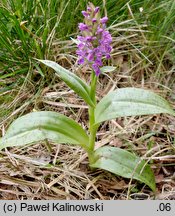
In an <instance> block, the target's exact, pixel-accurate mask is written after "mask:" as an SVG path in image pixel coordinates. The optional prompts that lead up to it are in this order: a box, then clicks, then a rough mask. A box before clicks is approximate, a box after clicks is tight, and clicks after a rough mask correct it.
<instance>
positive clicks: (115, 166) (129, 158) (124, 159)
mask: <svg viewBox="0 0 175 216" xmlns="http://www.w3.org/2000/svg"><path fill="white" fill-rule="evenodd" d="M94 156H95V161H94V163H93V164H91V167H94V168H100V169H104V170H107V171H110V172H112V173H114V174H116V175H119V176H122V177H124V178H133V179H136V180H139V181H140V182H143V183H145V184H146V185H148V186H149V187H150V188H151V189H152V190H153V191H155V178H154V174H153V172H152V170H151V168H150V166H149V165H145V161H143V160H141V159H140V158H138V157H137V156H135V155H133V154H132V153H130V152H128V151H126V150H123V149H120V148H115V147H101V148H99V149H97V150H96V151H95V155H94Z"/></svg>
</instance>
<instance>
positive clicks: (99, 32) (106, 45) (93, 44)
mask: <svg viewBox="0 0 175 216" xmlns="http://www.w3.org/2000/svg"><path fill="white" fill-rule="evenodd" d="M82 14H83V16H84V23H79V26H78V27H79V30H80V33H81V35H79V36H78V37H77V39H78V41H79V43H78V49H77V54H78V63H79V64H86V65H88V66H89V67H90V68H91V69H92V74H91V86H90V87H91V88H90V97H91V100H92V101H93V103H94V104H95V106H94V107H92V106H89V146H88V156H89V161H90V163H92V162H93V160H94V148H95V139H96V133H97V129H98V127H99V125H97V124H95V107H96V84H97V77H98V76H99V74H100V73H101V71H100V67H102V66H103V62H102V59H103V57H106V59H109V58H110V52H111V50H112V47H111V45H110V44H111V42H112V37H111V35H110V33H109V32H108V31H107V30H106V22H107V21H108V18H107V17H103V18H101V17H100V8H99V7H95V6H94V5H93V4H92V3H89V5H88V7H87V10H86V11H82Z"/></svg>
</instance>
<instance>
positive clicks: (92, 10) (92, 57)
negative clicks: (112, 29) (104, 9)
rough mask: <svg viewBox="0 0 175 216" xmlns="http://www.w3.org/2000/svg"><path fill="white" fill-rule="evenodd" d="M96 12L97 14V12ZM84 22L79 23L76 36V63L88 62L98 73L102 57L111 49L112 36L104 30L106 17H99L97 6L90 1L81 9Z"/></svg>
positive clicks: (101, 64) (97, 73) (108, 55)
mask: <svg viewBox="0 0 175 216" xmlns="http://www.w3.org/2000/svg"><path fill="white" fill-rule="evenodd" d="M97 13H98V14H97ZM82 14H83V15H84V17H85V18H84V23H79V26H78V27H79V29H80V31H81V34H80V35H79V36H78V37H77V39H78V41H79V43H78V49H77V52H76V53H77V55H78V64H88V65H89V66H90V67H91V68H92V69H93V70H94V72H95V74H96V76H98V75H99V74H100V67H102V66H103V62H102V58H103V57H105V58H106V59H109V58H110V52H111V50H112V47H111V42H112V37H111V35H110V33H109V31H107V30H106V22H107V20H108V18H107V17H103V18H101V19H100V17H99V16H100V14H99V7H94V5H93V4H92V3H90V4H89V6H88V7H87V11H83V12H82Z"/></svg>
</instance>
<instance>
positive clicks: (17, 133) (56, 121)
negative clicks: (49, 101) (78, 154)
mask: <svg viewBox="0 0 175 216" xmlns="http://www.w3.org/2000/svg"><path fill="white" fill-rule="evenodd" d="M45 139H48V140H52V141H54V142H56V143H70V144H77V145H81V146H82V147H84V148H86V146H87V145H88V142H89V138H88V136H87V134H86V133H85V131H84V130H83V128H82V127H81V126H80V125H79V124H78V123H76V122H75V121H74V120H72V119H70V118H68V117H66V116H64V115H61V114H59V113H56V112H50V111H43V112H42V111H41V112H33V113H29V114H27V115H24V116H22V117H20V118H18V119H17V120H15V121H14V122H13V123H12V124H11V125H10V127H9V128H8V130H7V132H6V134H5V136H4V137H3V138H2V139H1V140H0V149H2V148H5V147H10V146H21V145H27V144H30V143H33V142H38V141H41V140H45Z"/></svg>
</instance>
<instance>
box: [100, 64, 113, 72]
mask: <svg viewBox="0 0 175 216" xmlns="http://www.w3.org/2000/svg"><path fill="white" fill-rule="evenodd" d="M115 69H116V67H113V66H104V67H101V68H100V70H101V72H102V73H110V72H113V71H115Z"/></svg>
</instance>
